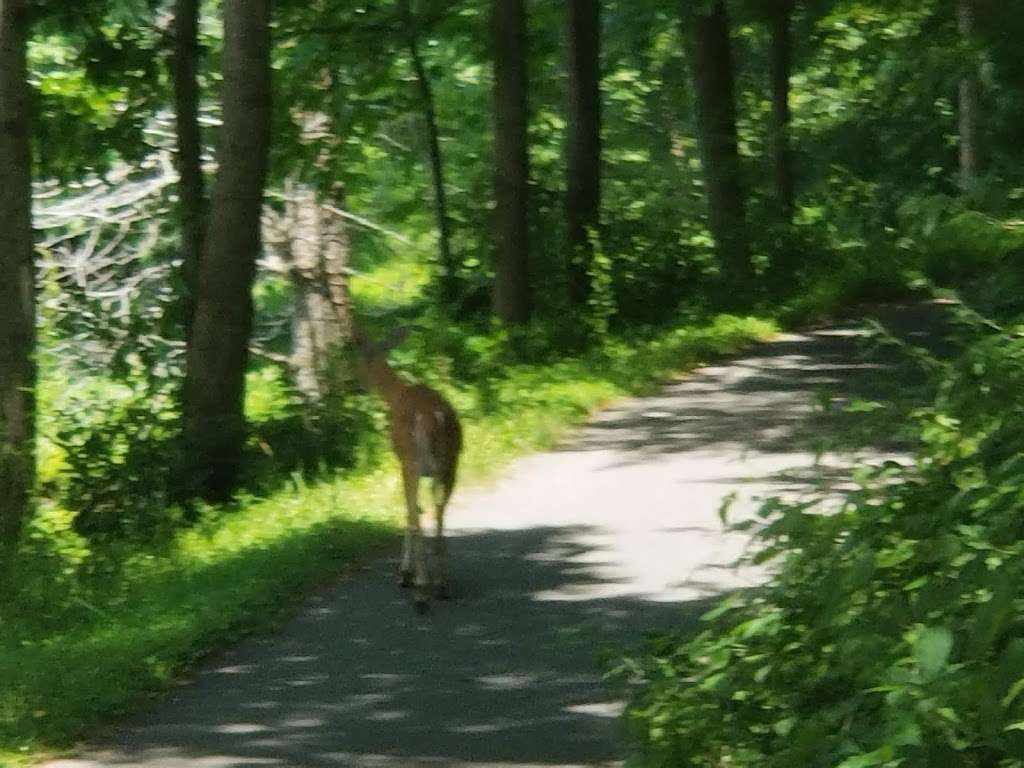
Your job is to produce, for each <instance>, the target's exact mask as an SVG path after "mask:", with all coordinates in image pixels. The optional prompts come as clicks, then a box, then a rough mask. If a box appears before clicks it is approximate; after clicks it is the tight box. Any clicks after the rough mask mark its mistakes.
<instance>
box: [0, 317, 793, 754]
mask: <svg viewBox="0 0 1024 768" xmlns="http://www.w3.org/2000/svg"><path fill="white" fill-rule="evenodd" d="M774 332H775V326H774V324H773V323H771V322H770V321H765V320H760V319H757V318H731V317H728V316H719V317H718V318H715V320H714V321H712V322H711V323H710V324H708V325H707V326H702V327H697V328H694V327H686V328H679V329H676V330H673V331H669V332H666V333H663V334H661V335H659V336H657V337H656V338H654V339H649V340H646V341H642V342H636V341H633V342H625V341H618V342H611V343H609V344H608V345H606V346H605V347H604V348H602V349H601V350H600V351H599V352H598V353H595V354H594V355H591V356H587V357H584V358H580V359H574V360H569V361H564V362H562V363H558V364H556V365H554V366H543V367H522V368H519V369H516V370H513V371H511V372H510V375H509V379H508V382H506V383H507V384H508V387H507V389H508V390H509V393H510V394H509V396H508V397H507V398H504V399H502V398H499V399H500V400H502V405H501V407H498V408H496V409H495V410H494V411H493V412H492V413H490V414H488V415H485V416H483V417H482V418H478V419H468V420H467V424H466V427H467V441H466V442H467V446H468V448H467V455H466V457H465V462H464V472H463V478H462V486H463V487H465V486H466V485H469V484H472V483H479V482H481V481H483V480H485V479H488V478H490V477H493V476H494V475H495V474H497V473H498V472H499V471H500V470H501V469H502V468H503V467H504V466H505V465H506V464H507V463H508V462H510V461H511V460H513V459H514V458H516V457H518V456H521V455H523V454H525V453H529V452H531V451H536V450H540V449H543V448H545V447H549V446H551V445H553V444H554V443H555V442H557V441H558V440H559V439H560V438H562V437H563V436H564V435H565V433H566V431H567V430H568V429H571V428H572V427H574V426H577V425H579V424H581V423H583V422H585V421H586V420H587V419H588V418H589V417H590V416H591V415H592V414H593V413H594V412H595V411H597V410H598V409H600V408H602V407H604V406H606V405H607V404H609V403H610V402H611V401H613V400H615V399H616V398H619V397H623V396H626V395H630V394H641V393H644V392H649V391H651V390H652V389H653V388H655V387H656V386H657V385H658V384H660V383H663V382H664V381H665V380H666V379H667V378H669V377H671V376H672V375H678V374H679V373H681V372H683V371H686V370H691V369H693V368H695V367H697V366H698V365H700V364H701V363H702V362H704V361H706V360H707V359H710V358H714V357H720V356H723V355H727V354H733V353H736V352H738V351H740V350H741V349H743V348H745V347H747V346H749V345H750V344H752V343H755V342H758V341H763V340H765V339H767V338H768V337H770V336H771V335H772V334H773V333H774ZM456 399H457V397H456ZM398 493H399V490H398V483H397V473H396V472H395V471H394V465H393V464H392V463H391V462H390V461H388V462H385V464H384V465H383V466H380V467H378V468H376V469H374V470H371V471H369V472H366V473H364V474H362V475H347V476H345V475H340V476H336V477H334V478H331V479H328V480H325V481H323V482H320V483H316V484H311V485H297V486H296V488H295V489H294V490H293V491H290V492H287V493H281V494H277V495H275V496H274V497H272V498H270V499H266V500H260V501H255V500H254V501H252V502H250V503H243V504H242V505H240V509H239V510H238V511H236V512H233V513H230V514H229V515H221V516H218V517H215V518H214V517H211V521H210V522H209V523H208V524H205V525H199V526H197V527H196V528H194V529H192V530H190V531H187V532H185V533H183V534H182V535H180V536H179V537H178V538H177V539H176V541H175V542H174V543H173V545H172V546H170V547H169V550H168V552H167V553H166V555H163V556H161V557H160V558H158V559H157V560H156V561H147V560H145V558H144V559H143V560H142V561H140V562H139V563H136V564H133V567H135V568H137V574H136V577H135V581H133V582H132V584H131V586H130V588H127V589H126V591H125V593H124V594H123V595H122V596H121V599H120V602H119V603H117V604H116V605H115V606H114V607H113V608H110V609H108V610H100V612H101V613H102V620H101V621H98V622H95V623H93V624H89V625H86V627H85V628H84V630H81V631H77V632H71V633H68V634H64V635H59V636H57V637H55V638H53V639H52V640H50V641H48V642H45V643H40V644H37V645H33V646H30V647H27V648H20V649H18V650H17V651H15V652H13V653H8V659H7V667H8V673H11V672H12V671H14V670H17V672H18V673H20V676H18V675H16V676H14V677H13V678H12V679H14V680H15V683H14V685H13V686H12V689H11V692H10V693H9V694H8V696H9V698H8V705H7V709H8V712H10V713H11V714H12V715H13V714H15V713H16V706H15V705H13V704H11V703H10V702H11V701H13V700H14V698H15V697H18V696H23V697H24V698H23V699H22V705H21V709H22V712H21V714H20V717H21V719H22V720H24V719H25V713H26V712H32V713H34V718H35V719H36V720H38V721H39V722H37V723H36V728H35V734H34V735H33V736H32V737H30V738H29V740H28V741H26V743H24V744H22V745H21V746H20V747H19V748H16V749H15V750H11V749H9V748H7V751H3V750H0V766H15V765H24V764H31V763H36V762H39V761H41V760H43V759H47V758H49V757H52V756H54V755H55V754H61V753H62V749H63V747H64V745H65V744H66V743H67V742H69V741H70V740H71V739H72V738H76V737H81V736H82V735H83V734H86V733H90V732H93V731H95V730H97V729H101V728H104V727H106V726H108V725H110V724H112V723H114V722H116V719H117V718H118V717H119V716H121V715H123V714H125V713H127V712H129V711H131V710H132V709H134V708H136V707H137V706H139V704H140V703H141V702H142V701H144V700H145V698H146V697H147V696H152V695H154V694H158V693H159V692H161V691H163V690H165V689H166V688H167V686H168V685H169V684H171V683H172V682H173V681H174V680H175V679H177V678H178V677H180V676H181V675H183V674H185V673H186V672H187V671H189V670H190V669H192V668H194V667H195V665H196V664H197V663H198V662H199V661H200V660H201V659H202V658H204V657H205V656H207V655H209V654H210V653H212V652H215V651H217V650H220V649H223V648H225V647H226V646H228V645H230V644H231V643H232V642H234V641H236V640H237V639H238V638H240V637H241V636H244V635H246V634H251V633H254V632H258V631H266V630H268V629H270V628H273V627H274V626H276V625H278V624H279V623H280V622H281V620H282V619H283V618H284V617H286V616H290V615H292V614H293V613H294V610H295V609H296V608H297V607H298V606H299V605H301V601H299V600H295V599H294V597H295V595H296V594H300V595H302V594H307V593H309V592H310V591H311V590H312V589H313V588H315V587H316V586H317V585H320V584H322V583H324V581H325V580H328V579H333V578H336V577H337V576H338V575H340V574H341V573H343V572H344V571H345V570H346V568H351V567H353V566H354V565H355V564H358V563H359V562H360V561H362V560H364V559H365V558H366V557H367V556H369V555H370V554H372V553H375V552H377V551H379V548H380V547H381V546H383V545H384V543H386V542H389V541H392V540H394V535H395V533H396V532H397V530H398V525H399V518H398V515H397V510H398V507H399V505H398V503H397V500H398ZM148 557H152V556H148ZM0 653H2V649H0ZM3 662H4V659H3V658H0V674H2V673H4V664H3ZM68 691H77V692H79V693H80V694H81V696H80V697H74V698H70V697H68V696H67V692H68ZM58 692H59V693H58ZM12 694H13V696H12ZM2 695H3V694H2V693H0V716H4V715H5V712H4V700H3V698H2Z"/></svg>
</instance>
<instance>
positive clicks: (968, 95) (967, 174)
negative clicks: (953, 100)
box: [957, 0, 979, 189]
mask: <svg viewBox="0 0 1024 768" xmlns="http://www.w3.org/2000/svg"><path fill="white" fill-rule="evenodd" d="M957 26H958V27H959V30H960V38H961V42H962V44H963V45H964V46H965V47H966V48H967V50H968V51H969V54H968V55H967V56H965V57H964V58H963V64H962V66H963V67H964V71H963V75H962V76H961V78H960V115H959V118H960V186H961V188H962V189H968V188H969V187H970V186H971V184H972V183H973V182H974V180H975V179H976V178H977V176H978V168H979V160H978V151H979V149H978V101H979V95H978V91H979V84H978V72H977V69H978V66H977V58H976V56H975V55H974V47H975V44H976V43H975V0H958V2H957Z"/></svg>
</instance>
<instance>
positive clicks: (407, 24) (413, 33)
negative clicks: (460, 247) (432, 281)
mask: <svg viewBox="0 0 1024 768" xmlns="http://www.w3.org/2000/svg"><path fill="white" fill-rule="evenodd" d="M400 2H401V6H400V12H401V16H402V27H403V30H404V32H405V38H406V44H407V46H408V48H409V57H410V59H411V60H412V67H413V72H414V74H415V75H416V86H417V88H418V89H419V93H420V99H421V100H422V102H423V119H424V123H425V124H426V128H427V153H428V155H429V157H430V174H431V180H432V182H433V186H434V216H435V218H436V219H437V239H438V249H439V251H440V254H439V255H440V258H441V300H442V301H443V302H445V303H446V304H448V305H451V304H452V303H453V302H454V301H455V295H456V293H457V291H458V287H457V280H458V277H457V275H456V263H455V257H454V255H453V254H452V242H451V241H452V234H451V219H450V217H449V216H448V195H447V193H446V192H445V182H444V159H443V157H442V155H441V140H440V133H439V131H438V127H437V107H436V105H435V99H434V90H433V88H432V87H431V84H430V77H429V76H428V75H427V68H426V66H425V65H424V63H423V56H421V55H420V48H419V27H418V21H417V19H416V17H415V15H414V14H413V10H412V0H400Z"/></svg>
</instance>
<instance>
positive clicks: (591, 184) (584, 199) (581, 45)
mask: <svg viewBox="0 0 1024 768" xmlns="http://www.w3.org/2000/svg"><path fill="white" fill-rule="evenodd" d="M565 10H566V17H567V34H566V47H567V53H568V67H567V71H568V76H569V77H568V96H569V103H568V110H567V111H568V118H569V120H568V123H569V125H568V128H569V130H568V142H567V147H566V195H565V223H566V235H567V256H568V265H569V299H570V302H571V303H572V304H573V305H575V306H585V305H586V303H587V299H588V298H589V296H590V262H591V260H592V257H593V247H592V244H591V232H592V231H593V230H595V229H596V228H597V226H598V223H599V219H600V211H601V91H600V79H601V68H600V46H601V4H600V2H599V0H566V4H565Z"/></svg>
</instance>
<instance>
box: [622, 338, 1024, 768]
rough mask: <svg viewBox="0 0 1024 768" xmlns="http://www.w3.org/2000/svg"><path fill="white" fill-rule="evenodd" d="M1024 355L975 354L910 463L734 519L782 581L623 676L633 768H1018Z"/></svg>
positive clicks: (1023, 651)
mask: <svg viewBox="0 0 1024 768" xmlns="http://www.w3.org/2000/svg"><path fill="white" fill-rule="evenodd" d="M1022 359H1024V343H1022V341H1021V337H1020V336H1018V335H1016V334H1014V335H1007V334H996V335H991V336H990V337H988V338H986V339H984V340H982V341H980V342H978V343H976V344H974V345H973V346H972V347H971V348H970V350H969V351H968V353H967V354H966V356H965V357H964V358H963V360H962V361H960V362H959V363H958V364H957V365H955V366H954V367H953V369H952V371H951V373H950V374H949V375H948V377H947V378H946V379H945V381H944V384H943V387H942V391H941V394H940V396H939V399H938V400H937V402H936V406H935V408H933V409H931V410H929V411H927V412H925V413H923V414H922V415H921V417H920V431H921V436H922V439H923V441H924V447H923V449H922V451H921V453H920V455H919V457H918V458H917V461H916V462H915V463H914V464H913V465H912V466H908V467H903V466H900V465H895V464H892V465H888V466H886V467H885V468H883V469H881V470H878V471H870V470H862V471H861V472H860V473H859V475H858V479H859V488H858V489H857V490H856V491H854V492H852V493H850V494H849V495H848V496H846V498H845V499H844V500H843V502H842V503H841V505H839V506H838V508H837V509H834V510H833V511H831V512H828V513H825V512H823V511H822V510H820V509H817V508H816V507H815V506H814V505H813V504H810V503H800V504H790V503H783V502H781V501H777V500H776V501H772V502H769V503H768V504H766V506H765V507H764V508H763V509H762V510H761V512H760V515H759V517H758V518H757V519H756V520H753V521H746V522H741V523H738V524H737V527H739V528H742V529H744V530H747V529H750V528H751V527H752V526H753V527H755V528H756V529H757V540H758V542H759V544H760V546H759V547H758V551H757V553H756V554H755V555H754V556H753V557H754V559H755V561H757V562H761V563H773V564H774V565H775V566H776V569H777V570H776V575H775V576H774V577H773V579H772V581H771V583H770V584H769V585H768V586H766V587H765V588H764V589H762V590H755V591H752V592H749V593H745V594H737V595H734V596H732V597H730V598H727V599H726V600H724V601H723V602H722V603H720V604H719V606H718V607H717V608H716V609H714V610H713V611H711V612H710V613H709V614H707V616H706V617H705V623H706V628H705V629H704V630H703V631H701V632H700V633H699V634H698V635H697V636H696V637H692V638H688V639H680V638H672V637H666V638H662V639H660V640H659V641H657V642H656V643H655V644H654V645H653V646H652V648H651V651H650V653H649V655H647V656H645V657H642V658H640V659H636V660H632V661H630V662H629V663H628V664H627V666H626V669H627V670H628V671H629V673H631V674H632V675H633V676H634V680H635V681H636V682H638V684H639V687H638V688H637V689H636V698H635V700H634V703H633V705H632V708H631V710H630V715H629V716H630V720H631V722H632V724H633V726H634V729H635V731H634V732H635V734H636V736H637V737H638V738H639V740H640V742H641V744H642V745H643V746H644V749H645V764H649V765H665V766H668V765H692V766H709V767H710V766H716V767H717V766H721V765H724V764H728V765H734V766H780V767H781V766H793V767H794V768H796V766H800V767H801V768H803V767H804V766H822V767H824V766H842V767H843V768H854V767H855V766H874V765H879V766H881V765H900V766H921V767H922V768H924V767H925V766H936V765H963V766H996V765H998V766H1017V765H1022V764H1024V739H1022V738H1021V733H1020V725H1019V724H1020V722H1021V720H1022V719H1024V709H1022V707H1024V701H1022V700H1021V698H1020V696H1019V694H1020V689H1021V687H1022V686H1021V683H1020V682H1019V681H1020V679H1021V676H1022V675H1024V646H1022V645H1021V641H1020V639H1019V638H1020V636H1021V633H1022V631H1024V623H1022V615H1024V614H1022V613H1021V603H1020V595H1021V594H1022V589H1024V568H1022V563H1024V548H1022V547H1024V545H1022V544H1021V541H1022V540H1024V528H1022V526H1024V522H1022V518H1021V515H1020V505H1021V496H1020V488H1021V487H1022V486H1024V462H1022V460H1021V458H1020V457H1021V455H1024V454H1022V449H1024V420H1022V419H1021V417H1020V414H1021V413H1022V412H1024V411H1022V410H1021V405H1022V402H1021V400H1022V396H1021V394H1020V393H1021V392H1022V391H1024V389H1022V385H1024V378H1022V376H1024V366H1021V364H1020V361H1021V360H1022Z"/></svg>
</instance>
